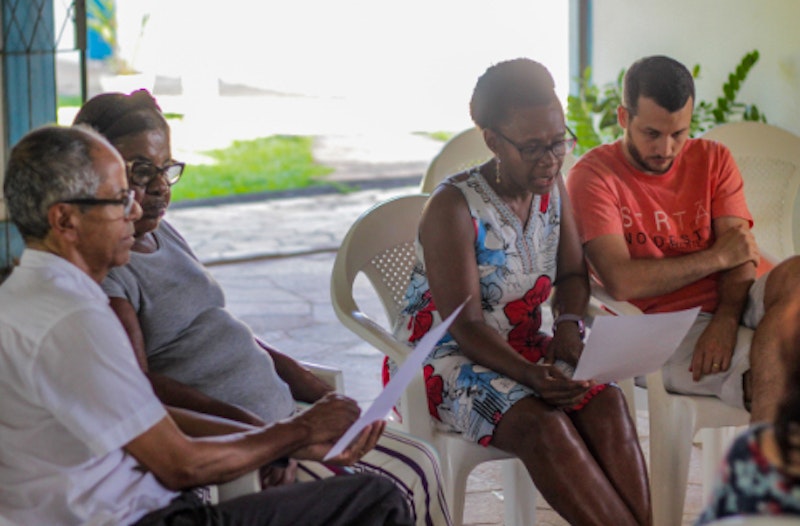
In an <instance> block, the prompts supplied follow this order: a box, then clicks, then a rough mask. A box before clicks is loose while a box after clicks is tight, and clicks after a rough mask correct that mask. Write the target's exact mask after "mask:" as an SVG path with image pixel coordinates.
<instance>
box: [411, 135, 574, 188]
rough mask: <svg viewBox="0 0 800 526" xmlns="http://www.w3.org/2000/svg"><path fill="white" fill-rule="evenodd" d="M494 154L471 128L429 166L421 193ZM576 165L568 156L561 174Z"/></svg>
mask: <svg viewBox="0 0 800 526" xmlns="http://www.w3.org/2000/svg"><path fill="white" fill-rule="evenodd" d="M493 155H494V153H492V150H490V149H489V147H488V146H486V143H485V142H484V140H483V133H482V132H481V130H479V129H478V128H474V127H473V128H469V129H466V130H464V131H462V132H460V133H458V134H456V135H454V136H453V137H452V138H451V139H450V140H449V141H447V142H446V143H445V144H444V146H442V149H441V150H440V151H439V153H438V154H437V155H436V157H434V158H433V160H432V161H431V163H430V164H429V165H428V168H427V170H425V174H424V175H423V176H422V182H421V183H420V187H419V191H420V192H421V193H423V194H429V193H431V192H433V189H434V188H436V185H438V184H439V183H441V182H442V180H443V179H444V178H445V177H447V176H448V175H453V174H455V173H458V172H463V171H464V170H467V169H469V168H472V167H473V166H477V165H479V164H482V163H484V162H486V161H487V160H489V159H490V158H491V157H492V156H493ZM573 164H575V157H574V156H573V155H572V154H568V155H567V156H566V157H565V158H564V163H563V164H562V166H561V173H563V174H566V173H567V171H568V170H569V169H570V167H572V165H573Z"/></svg>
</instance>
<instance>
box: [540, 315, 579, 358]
mask: <svg viewBox="0 0 800 526" xmlns="http://www.w3.org/2000/svg"><path fill="white" fill-rule="evenodd" d="M582 352H583V340H582V339H581V334H580V331H579V330H578V326H577V325H576V324H574V323H560V324H559V326H558V330H556V331H555V333H554V334H553V339H552V340H551V341H550V345H548V346H547V353H546V354H545V363H547V364H552V363H555V361H556V360H563V361H565V362H567V363H568V364H570V365H571V366H572V367H576V366H577V365H578V360H579V359H580V357H581V353H582Z"/></svg>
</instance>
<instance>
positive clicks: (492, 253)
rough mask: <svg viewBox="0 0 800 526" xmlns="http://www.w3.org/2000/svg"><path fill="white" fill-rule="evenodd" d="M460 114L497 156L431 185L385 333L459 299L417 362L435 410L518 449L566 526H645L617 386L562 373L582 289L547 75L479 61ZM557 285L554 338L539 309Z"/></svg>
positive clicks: (560, 130) (577, 334)
mask: <svg viewBox="0 0 800 526" xmlns="http://www.w3.org/2000/svg"><path fill="white" fill-rule="evenodd" d="M470 110H471V114H472V118H473V121H474V122H475V124H476V125H477V126H478V127H479V128H480V129H481V130H482V132H483V136H484V139H485V141H486V144H487V146H488V147H489V148H490V149H491V150H492V151H493V152H494V154H495V156H494V158H492V159H491V160H489V161H488V162H486V163H485V164H483V165H481V166H477V167H475V168H473V169H471V170H469V171H467V172H464V173H460V174H456V175H453V176H451V177H449V178H448V179H447V180H445V181H444V182H443V183H442V184H441V185H440V186H439V187H438V188H437V189H436V190H435V191H434V192H433V194H432V196H431V198H430V201H429V202H428V205H427V207H426V209H425V211H424V213H423V216H422V219H421V222H420V227H419V237H418V242H417V259H418V262H417V264H416V266H415V268H414V270H413V272H412V276H411V282H410V285H409V288H408V291H407V293H406V302H407V303H406V307H405V309H404V310H403V312H402V314H401V316H400V318H399V319H398V320H397V321H396V325H395V335H396V336H397V337H398V338H400V339H401V340H403V341H406V342H408V343H409V345H414V344H415V343H416V342H417V341H418V340H419V339H420V338H421V337H422V336H423V335H424V334H425V333H426V332H427V331H428V330H430V328H431V327H433V326H435V325H437V324H438V323H440V322H441V320H442V319H443V318H445V317H447V316H448V315H449V314H450V313H451V312H453V311H454V310H455V309H456V308H457V307H458V306H459V305H460V304H461V303H462V302H464V301H465V300H466V306H465V308H464V310H463V311H462V313H461V314H460V315H459V316H458V318H457V319H456V320H455V322H454V324H453V325H452V327H451V329H450V331H449V333H448V334H447V335H446V336H445V337H444V338H443V339H442V340H441V341H440V342H439V343H438V345H437V347H436V348H435V350H434V351H433V352H432V353H431V355H430V356H429V357H428V359H427V360H426V362H425V365H424V367H425V371H424V372H425V379H426V384H427V389H428V402H429V408H430V413H431V415H432V416H433V418H435V419H437V420H439V421H441V422H443V423H445V424H447V425H448V426H450V427H451V428H452V429H454V430H456V431H458V432H460V433H462V434H463V436H464V437H465V438H466V439H468V440H472V441H475V442H478V443H480V444H482V445H486V446H488V445H492V446H494V447H497V448H500V449H502V450H505V451H509V452H511V453H513V454H515V455H516V456H518V457H519V458H520V459H521V460H522V461H523V462H524V463H525V465H526V467H527V468H528V471H529V473H530V474H531V476H532V478H533V482H534V483H535V484H536V486H537V488H538V489H539V491H540V492H541V493H542V495H543V496H544V497H545V498H546V499H547V501H548V502H549V503H550V504H551V505H552V506H553V508H554V509H555V510H556V511H558V512H559V513H560V514H561V515H562V516H564V517H565V518H566V519H567V520H568V521H569V522H570V523H571V524H598V525H599V524H604V525H608V524H615V525H625V524H649V523H650V520H651V519H650V514H651V512H650V496H649V490H648V484H647V475H646V470H645V464H644V461H643V458H642V453H641V449H640V447H639V443H638V440H637V435H636V429H635V425H634V423H633V422H632V420H631V418H630V416H629V414H628V412H627V409H626V404H625V400H624V397H623V395H622V393H621V392H620V390H619V389H618V388H617V387H616V386H609V385H597V384H595V383H594V382H591V381H573V380H571V372H572V369H573V368H574V366H575V365H576V363H577V360H578V358H579V357H580V353H581V351H582V349H583V342H582V339H583V321H582V316H583V314H584V311H585V308H586V305H587V302H588V298H589V284H588V277H587V269H586V265H585V263H584V259H583V252H582V249H581V244H580V241H579V239H578V234H577V230H576V226H575V222H574V219H573V217H572V213H571V210H570V205H569V202H568V200H567V193H566V191H565V190H564V182H563V178H562V177H561V175H560V174H559V170H560V168H561V164H562V162H563V160H564V156H565V155H566V154H567V153H569V152H570V151H571V150H572V148H573V147H574V145H575V136H574V135H572V133H571V132H570V131H569V130H568V129H567V128H566V126H565V124H564V113H563V110H562V108H561V104H560V102H559V101H558V99H557V97H556V94H555V91H554V83H553V79H552V77H551V76H550V73H549V72H548V71H547V69H546V68H545V67H544V66H542V65H541V64H539V63H537V62H534V61H532V60H528V59H517V60H512V61H508V62H502V63H499V64H496V65H494V66H492V67H490V68H489V69H488V70H487V71H486V72H485V73H484V74H483V75H482V76H481V78H480V79H479V80H478V83H477V85H476V87H475V90H474V93H473V96H472V101H471V103H470ZM552 288H555V296H554V303H553V308H554V311H555V315H556V320H555V323H554V327H553V329H554V335H553V336H552V337H551V336H549V335H547V334H545V333H544V332H542V331H541V324H542V315H541V304H542V303H543V302H544V301H545V300H547V299H548V298H549V297H550V293H551V289H552Z"/></svg>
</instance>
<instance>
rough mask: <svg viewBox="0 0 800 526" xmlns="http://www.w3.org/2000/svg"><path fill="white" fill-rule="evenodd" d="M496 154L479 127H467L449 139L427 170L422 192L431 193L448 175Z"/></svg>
mask: <svg viewBox="0 0 800 526" xmlns="http://www.w3.org/2000/svg"><path fill="white" fill-rule="evenodd" d="M492 155H494V154H493V153H492V150H490V149H489V148H488V147H487V146H486V143H485V142H484V141H483V133H481V131H480V130H479V129H478V128H469V129H466V130H464V131H462V132H460V133H458V134H456V135H454V136H453V137H451V138H450V140H449V141H447V142H446V143H445V144H444V146H442V149H441V151H440V152H439V153H438V154H437V155H436V157H434V158H433V160H432V161H431V163H430V164H429V165H428V169H427V170H425V175H423V177H422V183H420V192H422V193H424V194H429V193H431V192H432V191H433V189H434V188H436V185H438V184H439V183H441V182H442V180H443V179H444V178H445V177H447V176H448V175H453V174H455V173H458V172H462V171H464V170H466V169H468V168H472V167H473V166H477V165H479V164H481V163H483V162H484V161H486V160H487V159H489V158H490V157H492Z"/></svg>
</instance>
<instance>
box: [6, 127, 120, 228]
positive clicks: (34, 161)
mask: <svg viewBox="0 0 800 526" xmlns="http://www.w3.org/2000/svg"><path fill="white" fill-rule="evenodd" d="M98 142H100V143H106V140H105V139H103V137H102V136H101V135H99V134H98V133H97V132H95V131H93V130H91V129H90V128H88V127H86V126H74V127H72V128H65V127H60V126H45V127H43V128H39V129H36V130H34V131H32V132H30V133H28V134H27V135H25V136H24V137H23V138H22V139H21V140H20V141H19V142H18V143H17V144H16V146H14V148H12V150H11V156H10V157H9V160H8V166H7V168H6V176H5V181H4V183H3V194H4V196H5V200H6V205H7V206H8V212H9V215H10V216H11V221H12V222H13V223H14V224H15V225H16V226H17V228H18V229H19V231H20V234H22V236H23V237H24V238H25V239H44V238H45V237H46V236H47V233H48V232H49V231H50V223H49V221H48V217H47V214H48V209H49V208H50V207H51V206H52V205H54V204H55V203H58V202H61V201H65V200H68V199H75V198H81V197H93V196H94V195H95V193H96V192H97V188H98V187H99V186H100V183H101V182H102V179H101V177H102V176H101V175H100V174H98V173H97V172H96V171H95V169H94V159H93V158H92V149H94V148H96V147H97V145H98Z"/></svg>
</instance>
